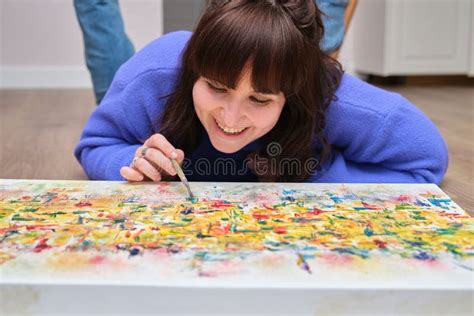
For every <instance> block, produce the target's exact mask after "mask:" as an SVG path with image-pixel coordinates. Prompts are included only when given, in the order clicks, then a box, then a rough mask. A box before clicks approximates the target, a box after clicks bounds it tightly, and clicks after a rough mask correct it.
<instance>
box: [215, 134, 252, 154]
mask: <svg viewBox="0 0 474 316" xmlns="http://www.w3.org/2000/svg"><path fill="white" fill-rule="evenodd" d="M210 139H211V144H212V146H213V147H214V148H215V149H216V150H217V151H220V152H221V153H224V154H233V153H236V152H238V151H239V150H241V149H242V148H243V147H244V146H239V145H237V144H223V143H222V141H220V140H215V139H213V137H210Z"/></svg>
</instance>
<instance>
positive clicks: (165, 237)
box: [0, 180, 474, 282]
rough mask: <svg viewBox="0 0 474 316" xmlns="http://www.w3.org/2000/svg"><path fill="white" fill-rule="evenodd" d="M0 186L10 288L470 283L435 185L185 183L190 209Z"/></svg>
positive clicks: (53, 185) (471, 232) (456, 233)
mask: <svg viewBox="0 0 474 316" xmlns="http://www.w3.org/2000/svg"><path fill="white" fill-rule="evenodd" d="M0 185H1V186H0V273H1V274H2V275H3V276H8V277H11V278H12V279H15V280H18V279H21V278H22V277H24V278H26V277H28V278H31V277H32V276H33V277H34V276H48V277H51V276H55V277H60V276H62V275H64V276H68V277H74V276H84V275H90V276H92V277H93V278H98V279H100V278H108V279H113V278H114V277H120V278H125V279H127V278H129V279H132V278H137V277H138V278H142V279H143V280H144V279H145V278H146V279H147V280H150V279H152V280H160V279H162V280H164V279H167V278H168V279H170V278H171V279H173V278H175V279H183V278H184V279H185V278H194V279H201V278H202V277H205V278H208V279H209V278H243V279H245V277H248V278H249V279H252V278H253V279H255V278H257V279H262V280H266V281H271V280H280V281H281V280H288V281H295V282H300V281H301V282H304V281H305V280H313V281H314V280H315V279H316V280H326V281H328V282H329V281H331V280H335V279H337V277H340V276H341V275H344V276H346V277H347V278H348V279H350V278H356V279H364V278H365V279H366V280H369V281H370V280H373V281H374V280H379V281H380V280H381V282H382V281H383V280H384V279H385V280H389V279H391V280H392V281H393V280H398V278H399V277H400V276H401V275H403V277H405V278H406V277H407V276H408V277H410V274H413V275H412V277H413V278H416V277H419V276H420V275H423V274H424V273H426V275H427V276H428V275H432V274H433V272H436V271H438V272H442V274H444V275H448V276H449V275H455V276H456V277H458V278H460V279H462V278H464V279H465V278H466V276H467V277H469V276H470V277H471V278H472V274H473V272H472V271H473V258H474V220H473V219H472V218H471V217H470V216H469V215H468V214H467V213H466V212H464V211H463V210H462V209H461V208H459V206H457V205H456V204H455V203H454V202H453V201H452V200H451V199H450V198H449V197H448V196H447V195H446V194H444V193H443V192H442V191H441V190H440V189H439V188H438V187H436V186H435V185H360V184H359V185H355V184H354V185H340V184H257V183H220V184H212V183H192V184H191V185H192V187H193V191H195V192H196V195H197V199H195V200H193V201H189V200H186V192H185V191H184V189H183V188H182V186H180V184H179V183H161V184H158V185H157V184H134V185H132V184H126V183H120V182H80V181H72V182H64V181H63V182H60V181H26V180H2V181H1V182H0ZM438 274H439V273H438ZM371 278H372V279H371Z"/></svg>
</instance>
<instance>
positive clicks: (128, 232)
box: [125, 230, 131, 238]
mask: <svg viewBox="0 0 474 316" xmlns="http://www.w3.org/2000/svg"><path fill="white" fill-rule="evenodd" d="M130 235H131V234H130V231H128V230H127V232H126V233H125V237H127V238H128V237H130Z"/></svg>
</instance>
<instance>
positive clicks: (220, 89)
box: [207, 82, 227, 93]
mask: <svg viewBox="0 0 474 316" xmlns="http://www.w3.org/2000/svg"><path fill="white" fill-rule="evenodd" d="M207 85H208V86H209V88H211V89H212V90H214V91H215V92H218V93H224V92H226V91H227V90H226V89H224V88H218V87H216V86H214V85H213V84H211V83H210V82H208V83H207Z"/></svg>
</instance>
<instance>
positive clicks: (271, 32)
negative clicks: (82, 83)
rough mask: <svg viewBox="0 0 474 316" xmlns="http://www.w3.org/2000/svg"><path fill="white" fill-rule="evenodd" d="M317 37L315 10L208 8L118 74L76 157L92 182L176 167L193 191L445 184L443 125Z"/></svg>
mask: <svg viewBox="0 0 474 316" xmlns="http://www.w3.org/2000/svg"><path fill="white" fill-rule="evenodd" d="M322 36H323V25H322V22H321V12H320V11H319V10H318V8H317V7H316V5H315V4H314V1H312V0H299V1H296V0H293V1H275V0H273V1H272V0H268V1H249V0H238V1H211V2H210V4H209V5H208V7H207V9H206V12H205V13H204V15H203V17H202V18H201V20H200V22H199V24H198V26H197V28H196V30H195V32H194V33H193V34H190V33H189V32H176V33H171V34H168V35H165V36H163V37H161V38H160V39H158V40H155V41H154V42H152V43H151V44H149V45H148V46H147V47H146V48H144V49H143V50H141V51H140V52H138V53H137V54H136V55H135V56H134V57H133V58H132V59H130V60H129V61H128V62H127V63H126V64H125V65H124V66H122V67H121V69H120V70H119V72H118V73H117V75H116V77H115V78H114V81H113V83H112V86H111V88H110V89H109V91H108V92H107V94H106V96H105V98H104V100H103V101H102V103H101V105H100V107H99V108H98V109H96V110H95V111H94V113H93V114H92V116H91V118H90V119H89V121H88V123H87V125H86V127H85V129H84V132H83V135H82V137H81V141H80V143H79V145H78V146H77V148H76V151H75V154H76V157H77V159H78V160H79V161H80V162H81V164H82V166H83V167H84V169H85V171H86V173H87V174H88V176H89V177H90V178H91V179H107V180H123V179H126V180H128V181H142V180H145V179H151V180H153V181H160V180H162V179H171V177H174V176H175V175H176V172H175V170H174V169H173V167H172V164H171V161H170V159H176V160H177V161H178V162H179V163H182V164H183V168H184V170H185V171H186V173H187V175H188V179H189V180H193V181H309V182H398V183H409V182H434V183H439V182H441V180H442V178H443V175H444V173H445V171H446V168H447V160H448V158H447V149H446V145H445V143H444V141H443V139H442V137H441V136H440V134H439V132H438V130H437V129H436V127H435V126H434V125H433V124H432V123H431V122H430V120H429V119H428V118H427V117H426V116H425V115H423V114H422V113H421V112H420V111H419V110H418V109H417V108H415V107H414V106H413V105H411V104H410V103H409V102H408V101H407V100H405V99H404V98H402V97H401V96H399V95H397V94H394V93H389V92H386V91H383V90H381V89H378V88H375V87H373V86H370V85H368V84H366V83H364V82H362V81H360V80H358V79H356V78H353V77H351V76H349V75H347V74H344V73H343V71H342V70H341V67H340V65H339V64H338V63H337V62H336V61H335V60H334V59H332V58H330V57H329V56H328V55H326V54H325V53H324V52H322V51H321V49H320V48H319V47H320V46H319V44H320V41H321V39H322ZM185 158H186V159H185Z"/></svg>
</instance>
